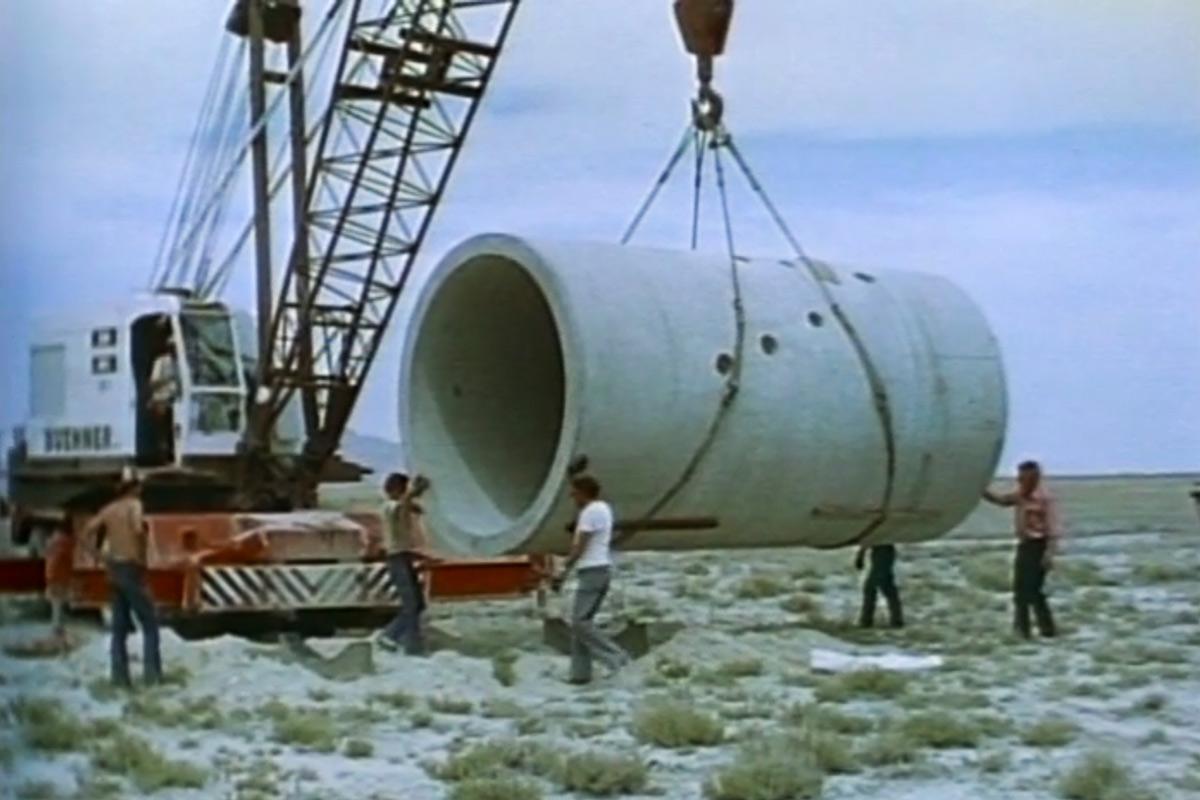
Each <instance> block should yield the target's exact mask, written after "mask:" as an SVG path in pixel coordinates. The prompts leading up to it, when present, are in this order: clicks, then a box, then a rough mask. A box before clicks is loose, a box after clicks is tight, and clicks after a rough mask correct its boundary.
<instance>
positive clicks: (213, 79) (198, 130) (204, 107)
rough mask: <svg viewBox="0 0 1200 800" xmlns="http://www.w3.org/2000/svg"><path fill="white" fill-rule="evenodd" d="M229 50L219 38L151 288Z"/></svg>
mask: <svg viewBox="0 0 1200 800" xmlns="http://www.w3.org/2000/svg"><path fill="white" fill-rule="evenodd" d="M228 51H229V40H228V39H224V38H223V39H221V44H220V46H219V47H218V49H217V58H216V61H215V63H214V64H213V70H212V74H211V75H210V76H209V79H208V85H207V86H206V87H205V89H204V99H203V100H202V101H201V104H200V113H199V114H198V116H197V120H196V126H195V127H194V128H193V129H192V135H191V139H190V140H189V141H188V149H187V153H186V154H185V155H184V159H183V168H182V169H181V170H180V172H179V180H178V182H177V183H176V185H175V193H174V196H173V197H172V199H171V207H170V210H169V211H168V212H167V224H166V225H165V226H163V230H162V235H161V236H160V237H159V240H158V248H157V250H156V252H155V254H154V269H153V271H152V272H151V273H150V287H151V288H153V287H154V286H155V285H157V283H158V278H159V273H160V272H161V271H162V269H163V257H164V256H165V254H166V249H167V239H168V238H169V236H170V233H171V228H172V225H173V223H174V220H175V215H176V213H177V212H178V211H179V204H180V202H181V201H182V198H183V194H184V191H185V189H186V184H187V179H188V175H189V174H190V173H191V170H192V161H193V159H194V158H195V157H196V152H197V150H198V149H199V143H200V138H201V135H202V132H203V131H204V130H205V128H206V127H207V125H208V118H209V116H210V115H211V113H212V105H213V102H214V101H215V99H216V94H217V87H218V86H219V85H220V83H221V81H220V77H221V73H222V72H223V65H224V62H225V57H226V54H227V53H228Z"/></svg>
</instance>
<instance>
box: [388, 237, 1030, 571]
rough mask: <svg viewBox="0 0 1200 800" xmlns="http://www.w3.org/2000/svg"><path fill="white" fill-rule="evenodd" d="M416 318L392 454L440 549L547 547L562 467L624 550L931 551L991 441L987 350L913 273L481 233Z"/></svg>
mask: <svg viewBox="0 0 1200 800" xmlns="http://www.w3.org/2000/svg"><path fill="white" fill-rule="evenodd" d="M735 277H736V279H737V280H736V281H735V280H734V278H735ZM735 300H738V301H740V302H738V303H735ZM739 307H740V308H741V311H740V312H739V311H738V308H739ZM413 320H414V325H413V329H412V334H411V335H410V336H409V338H408V341H407V342H406V344H405V349H404V354H403V357H402V365H401V402H400V430H401V436H402V439H403V443H404V447H405V448H406V450H407V454H406V455H407V458H408V463H409V464H410V465H411V466H412V468H413V469H416V470H419V471H420V472H422V473H424V474H426V475H428V476H429V477H430V478H431V479H432V488H431V489H430V491H429V494H428V495H427V497H426V508H427V514H428V516H427V520H428V522H429V527H430V529H431V530H432V531H433V533H434V536H435V538H436V539H437V540H438V541H439V542H440V543H441V545H442V546H443V547H446V548H448V549H451V550H453V551H456V552H459V553H465V554H479V555H495V554H501V553H511V552H561V551H562V550H564V549H565V547H566V545H567V541H568V537H567V536H566V534H565V533H564V526H565V525H566V524H567V523H568V522H569V521H570V520H571V518H572V513H573V511H572V509H571V508H570V506H569V503H568V501H567V498H566V494H565V493H566V482H567V468H568V465H569V464H570V463H571V461H572V460H573V459H574V458H575V457H577V456H579V455H581V454H586V455H587V456H588V459H589V461H590V465H591V466H590V471H591V472H592V473H593V474H594V475H595V476H596V477H597V478H598V479H599V480H600V481H601V483H602V484H603V485H604V487H605V493H606V494H607V496H608V498H609V499H610V500H611V501H612V503H613V504H614V506H615V508H616V511H617V517H618V519H619V520H621V521H622V522H623V523H624V525H625V526H626V529H627V531H632V532H631V533H629V534H628V538H627V540H626V541H625V546H626V547H628V548H630V549H691V548H709V547H716V548H733V547H767V546H778V545H806V546H813V547H838V546H846V545H850V544H855V543H860V542H866V543H871V542H875V543H878V542H911V541H918V540H922V539H929V538H932V537H935V536H939V535H941V534H943V533H945V532H946V531H948V530H949V529H950V528H952V527H953V526H954V525H956V524H957V523H958V522H960V521H961V520H962V518H963V517H964V516H965V515H966V514H967V513H968V511H970V509H971V508H972V507H973V506H974V505H975V503H976V501H977V499H978V497H979V493H980V491H981V490H982V489H983V487H984V486H985V484H986V483H987V481H988V480H989V479H990V477H991V476H992V475H993V473H994V470H995V467H996V460H997V457H998V455H999V451H1000V447H1001V443H1002V441H1003V435H1004V428H1005V415H1006V407H1005V406H1006V403H1005V388H1004V377H1003V371H1002V367H1001V362H1000V354H999V351H998V349H997V345H996V341H995V339H994V338H993V336H992V334H991V332H990V331H989V329H988V326H987V323H986V322H985V320H984V319H983V317H982V315H981V314H980V312H979V310H978V309H977V308H976V307H975V306H974V305H973V304H972V303H971V301H970V300H969V299H968V298H967V297H966V296H965V295H964V294H963V293H962V292H960V291H959V290H958V289H956V288H955V287H954V286H953V285H951V284H950V283H949V282H947V281H946V280H943V279H941V278H937V277H932V276H928V275H921V274H914V273H903V272H878V273H871V274H867V273H864V272H854V271H852V270H848V269H841V268H838V267H833V266H830V265H827V264H824V263H820V262H809V263H808V264H803V263H800V262H792V261H770V260H762V261H750V260H738V261H737V262H736V270H735V269H734V267H733V265H731V264H730V263H729V260H728V259H727V258H724V257H722V256H720V255H712V254H697V253H685V252H674V251H669V250H650V249H637V248H632V247H619V246H615V245H607V244H578V243H570V244H566V243H554V244H552V243H543V242H533V241H528V240H525V239H520V238H516V237H513V236H505V235H485V236H478V237H475V238H472V239H470V240H468V241H466V242H464V243H463V244H461V245H459V246H458V247H457V248H455V249H454V250H453V251H452V252H451V253H449V254H448V255H447V256H446V257H445V259H443V260H442V262H441V263H440V264H439V265H438V266H437V267H436V268H435V269H434V271H433V273H432V275H431V276H430V279H429V280H428V281H427V282H426V283H425V285H424V287H423V288H422V290H421V292H420V294H419V296H418V298H417V301H416V307H415V311H414V317H413ZM739 321H740V324H739ZM739 330H740V333H739Z"/></svg>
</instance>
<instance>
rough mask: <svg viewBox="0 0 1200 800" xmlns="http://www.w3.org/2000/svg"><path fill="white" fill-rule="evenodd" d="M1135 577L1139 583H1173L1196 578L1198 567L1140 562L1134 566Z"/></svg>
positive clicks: (1171, 563) (1172, 563)
mask: <svg viewBox="0 0 1200 800" xmlns="http://www.w3.org/2000/svg"><path fill="white" fill-rule="evenodd" d="M1133 577H1134V578H1136V579H1137V581H1138V583H1173V582H1175V581H1190V580H1193V579H1194V578H1195V577H1196V567H1195V566H1194V565H1191V564H1181V563H1178V562H1174V561H1140V562H1138V563H1137V564H1134V565H1133Z"/></svg>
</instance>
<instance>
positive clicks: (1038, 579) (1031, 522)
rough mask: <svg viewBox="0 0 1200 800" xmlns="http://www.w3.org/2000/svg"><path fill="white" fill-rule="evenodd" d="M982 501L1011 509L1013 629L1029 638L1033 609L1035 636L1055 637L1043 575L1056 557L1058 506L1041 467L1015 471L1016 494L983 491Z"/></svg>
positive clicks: (1032, 465)
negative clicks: (1043, 477)
mask: <svg viewBox="0 0 1200 800" xmlns="http://www.w3.org/2000/svg"><path fill="white" fill-rule="evenodd" d="M983 498H984V499H985V500H987V501H988V502H989V503H992V504H994V505H998V506H1010V507H1012V508H1013V509H1014V527H1015V530H1016V537H1017V547H1016V556H1015V559H1014V563H1013V628H1014V629H1015V630H1016V633H1017V635H1019V636H1021V637H1022V638H1025V639H1028V638H1030V637H1031V636H1032V631H1031V629H1030V624H1029V612H1030V610H1031V609H1032V611H1033V615H1034V617H1035V618H1036V620H1037V627H1038V632H1039V633H1041V635H1042V636H1044V637H1052V636H1054V635H1055V634H1056V632H1057V631H1056V629H1055V626H1054V616H1053V614H1051V613H1050V605H1049V603H1047V602H1046V594H1045V591H1044V586H1045V582H1046V573H1047V572H1049V571H1050V569H1052V568H1053V566H1054V559H1055V557H1056V556H1057V555H1058V551H1059V546H1060V540H1061V537H1062V529H1061V526H1060V524H1059V518H1058V503H1057V501H1056V500H1055V498H1054V496H1053V495H1051V493H1050V491H1049V490H1048V489H1046V486H1045V484H1044V481H1043V479H1042V468H1041V465H1040V464H1038V462H1036V461H1024V462H1022V463H1021V464H1020V466H1018V467H1017V487H1016V491H1014V492H1009V493H1007V494H996V493H994V492H992V491H991V490H990V489H985V490H984V492H983Z"/></svg>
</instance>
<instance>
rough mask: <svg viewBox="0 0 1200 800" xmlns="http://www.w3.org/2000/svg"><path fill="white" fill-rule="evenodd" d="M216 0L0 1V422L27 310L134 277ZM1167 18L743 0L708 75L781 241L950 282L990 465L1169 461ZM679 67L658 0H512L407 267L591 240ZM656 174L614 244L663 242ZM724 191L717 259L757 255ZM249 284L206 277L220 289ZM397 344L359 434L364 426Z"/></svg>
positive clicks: (1193, 451) (1041, 2) (659, 121)
mask: <svg viewBox="0 0 1200 800" xmlns="http://www.w3.org/2000/svg"><path fill="white" fill-rule="evenodd" d="M368 2H372V0H368ZM310 5H311V4H310ZM316 5H317V6H323V5H324V4H323V3H318V4H316ZM225 11H226V4H225V3H223V2H204V3H199V2H190V3H173V4H171V10H170V13H169V14H164V13H158V14H146V13H145V10H144V8H143V7H142V5H141V4H138V3H103V4H101V3H79V2H77V0H42V1H41V2H37V3H34V2H11V3H8V4H6V8H5V13H4V18H3V19H2V20H0V342H3V344H2V345H0V374H3V375H4V376H5V380H4V381H3V382H2V383H0V427H3V428H5V429H7V428H8V427H10V426H12V425H14V424H17V423H19V421H20V419H21V418H22V417H23V415H24V413H25V408H26V403H27V394H28V383H27V372H28V365H27V355H26V353H27V347H28V336H29V329H30V323H31V320H32V319H33V318H34V317H36V316H41V315H45V314H53V313H62V312H63V311H64V310H69V309H72V308H77V307H80V306H83V305H92V304H95V303H103V302H105V299H106V298H116V297H120V296H122V295H123V294H128V293H130V292H132V291H136V290H138V289H140V288H142V287H144V286H145V285H146V282H147V280H148V277H149V274H150V272H151V269H152V266H153V261H154V257H155V252H156V249H157V247H158V243H159V239H160V237H161V234H162V231H163V228H164V225H165V223H166V219H167V213H168V209H169V206H170V203H171V200H172V197H173V193H174V191H175V186H176V183H177V181H178V177H179V173H180V170H181V168H182V161H183V157H184V153H185V151H186V148H187V143H188V140H189V137H190V135H191V132H192V129H193V126H194V123H195V119H196V115H197V110H198V108H199V105H200V101H201V97H202V94H203V92H204V88H205V85H206V81H207V79H208V75H209V72H210V70H211V68H212V63H213V60H214V58H215V55H216V52H217V48H218V44H219V41H220V37H221V36H223V35H224V34H223V27H222V23H223V19H224V15H225ZM311 16H312V17H313V19H310V20H309V21H308V22H309V24H312V23H313V22H314V21H315V17H316V15H315V14H313V15H311ZM1198 39H1200V3H1196V2H1195V1H1194V0H1141V1H1140V2H1138V3H1129V2H1127V0H1006V1H1005V2H1000V0H992V1H991V2H987V1H986V0H980V2H975V3H963V2H960V0H904V2H897V1H896V0H886V1H885V0H862V1H861V2H855V3H846V2H842V0H805V1H804V2H795V0H757V2H754V3H749V2H743V3H740V4H739V5H738V7H737V15H736V18H735V20H734V22H733V28H732V31H731V36H730V40H729V45H728V54H727V55H726V57H724V58H723V59H721V60H720V61H719V63H718V67H717V85H718V87H719V88H720V89H721V91H722V92H723V93H724V95H725V96H726V99H727V123H728V124H729V126H730V128H731V129H732V131H733V132H734V134H735V135H736V137H737V140H738V142H739V143H740V147H741V149H742V150H743V152H745V153H746V155H747V157H748V158H749V159H750V161H751V162H752V163H753V165H754V166H755V169H756V170H757V172H758V173H759V175H760V177H761V178H762V179H763V183H764V184H765V185H766V188H767V190H768V191H769V192H770V194H771V195H772V197H773V198H774V200H775V201H776V203H777V204H778V205H779V207H780V209H781V210H782V212H783V213H784V215H785V217H786V218H787V220H788V221H789V224H790V225H791V227H792V228H793V230H794V231H795V232H796V233H797V235H798V236H799V238H800V239H801V241H802V242H803V243H804V245H805V247H806V249H807V250H808V251H809V252H810V253H812V254H814V255H817V256H820V257H822V258H824V259H826V260H830V261H834V262H838V263H845V264H852V265H855V266H857V267H863V268H868V269H887V268H893V269H915V270H922V271H927V272H932V273H936V274H940V275H944V276H946V277H948V278H950V279H951V280H953V281H954V282H956V283H957V284H959V285H960V286H962V287H963V288H964V289H966V290H967V292H968V293H969V294H970V295H971V296H972V297H973V298H974V299H975V300H976V302H978V303H979V305H980V306H981V308H982V309H983V311H984V313H985V314H986V316H987V317H988V319H989V321H990V323H991V325H992V327H993V329H994V330H995V332H996V334H997V337H998V339H999V341H1000V345H1001V349H1002V351H1003V353H1004V360H1005V366H1006V370H1007V375H1008V384H1009V395H1010V412H1011V416H1010V424H1009V437H1008V442H1007V446H1006V451H1005V454H1004V457H1003V465H1004V468H1007V467H1009V466H1011V465H1012V464H1013V463H1015V462H1016V461H1017V460H1020V459H1022V458H1025V457H1038V458H1040V459H1042V460H1043V461H1044V462H1045V463H1046V464H1047V466H1048V468H1049V469H1051V470H1055V471H1060V472H1074V473H1079V472H1122V471H1197V470H1200V413H1198V412H1197V409H1198V408H1200V313H1198V310H1200V78H1198V77H1197V76H1200V48H1197V47H1196V46H1195V42H1196V41H1197V40H1198ZM692 76H693V66H692V64H691V62H690V61H689V60H688V59H687V58H686V57H685V55H684V54H683V52H682V50H681V48H680V45H679V42H678V37H677V34H676V32H675V30H674V24H673V20H672V17H671V13H670V2H669V0H525V3H524V4H523V7H522V9H521V11H520V13H519V16H518V19H517V22H516V24H515V27H514V30H513V33H512V36H511V38H510V42H509V47H508V48H507V50H506V52H505V53H504V54H503V56H502V58H501V62H500V64H499V66H498V67H497V71H496V75H495V80H494V83H493V87H492V90H491V92H490V94H489V97H488V98H487V100H486V102H485V105H484V107H483V109H482V111H481V113H480V117H479V119H478V120H477V122H476V125H475V128H474V130H473V132H472V134H471V138H470V141H469V143H468V145H467V148H466V151H465V152H464V154H463V157H462V158H461V160H460V161H459V165H458V168H457V170H456V173H455V176H454V178H453V180H452V183H451V187H450V191H449V192H448V194H447V196H446V199H445V204H444V206H443V207H442V209H441V210H440V212H439V215H438V217H437V219H436V221H435V224H434V228H433V230H432V231H431V235H430V238H429V240H428V243H427V247H426V250H425V252H424V254H423V256H422V259H421V263H420V265H419V266H420V268H421V269H422V270H423V269H428V268H429V267H430V266H431V265H432V264H433V263H435V262H436V259H437V257H438V256H439V255H440V254H441V253H444V252H445V251H446V250H447V249H448V248H449V247H450V246H451V245H453V243H455V242H456V241H458V240H460V239H462V238H464V237H466V236H469V235H472V234H475V233H480V232H485V231H507V232H514V233H520V234H524V235H530V236H543V237H556V238H579V239H596V240H608V241H612V240H616V239H617V238H618V237H619V236H620V233H621V231H622V229H623V227H624V225H625V223H626V222H627V221H628V219H629V217H630V215H631V214H632V212H633V210H634V209H635V207H636V206H637V204H638V202H640V200H641V199H642V197H643V196H644V194H645V192H646V190H647V189H648V187H649V184H650V182H651V180H652V179H653V178H654V176H655V175H656V174H657V172H658V171H659V170H660V169H661V166H662V164H663V162H664V160H665V157H666V155H667V153H668V151H669V150H670V148H671V147H672V146H673V144H674V142H675V140H676V138H677V137H678V135H679V133H680V131H681V130H682V127H683V125H684V123H685V122H686V114H687V99H688V97H689V95H690V93H691V92H692V90H693V77H692ZM313 103H314V105H318V106H319V105H320V102H319V101H318V100H316V99H314V101H313ZM681 177H682V176H681ZM684 183H685V181H683V180H681V181H679V182H678V183H677V184H673V185H672V186H671V187H670V189H669V190H668V191H667V192H666V193H665V196H664V197H663V199H662V200H660V204H659V205H658V206H656V209H655V212H654V214H653V215H652V217H651V218H650V219H649V220H648V223H647V230H646V236H645V237H643V238H642V239H639V241H645V242H646V243H652V244H663V245H674V246H684V245H685V240H684V224H683V223H684V220H685V218H686V208H685V206H686V202H687V197H686V194H687V189H686V187H685V186H684V185H683V184H684ZM735 201H736V202H735V225H736V228H737V231H738V241H739V243H740V245H741V248H742V250H743V252H744V253H745V254H747V255H765V256H780V255H786V254H787V253H786V251H785V249H784V243H783V242H781V241H780V240H779V239H778V237H777V236H775V235H774V233H773V231H772V229H771V228H770V226H769V225H768V224H767V221H766V219H765V217H764V216H763V215H762V214H761V212H760V211H759V210H758V209H757V208H756V207H755V206H754V205H753V203H752V199H751V198H750V197H749V196H748V195H746V194H744V193H743V194H741V195H739V196H735ZM239 202H241V203H242V205H241V206H240V207H239V208H237V209H235V212H231V213H232V214H233V216H236V214H237V213H243V214H244V213H245V211H244V208H245V204H244V198H243V201H239ZM710 208H711V204H710ZM708 222H709V224H710V225H711V226H712V227H711V228H709V229H707V230H710V231H711V235H710V236H709V237H708V238H707V239H706V240H705V242H704V244H705V246H711V247H714V248H717V247H719V246H720V245H721V242H720V240H719V236H718V234H717V228H716V227H715V225H716V220H715V218H709V220H708ZM251 280H252V278H251V276H250V274H249V270H248V269H242V270H240V271H239V273H238V274H236V275H235V278H234V280H233V282H232V283H231V287H230V295H229V299H230V300H231V301H232V302H234V303H237V304H249V302H250V297H251V295H250V288H251ZM402 316H403V314H401V318H402ZM398 327H400V326H397V328H398ZM398 341H399V330H398V329H397V330H393V331H392V334H391V335H390V336H389V339H388V342H387V343H386V345H385V348H384V350H383V351H382V353H381V355H380V358H379V361H378V362H377V364H376V366H375V369H374V371H373V373H372V376H371V381H370V383H369V385H368V386H367V389H366V392H365V395H364V397H363V399H362V401H361V404H360V407H359V410H358V412H357V414H356V417H355V419H354V421H353V423H352V424H353V427H354V428H356V429H357V430H359V431H361V432H364V433H369V434H374V435H379V436H384V437H394V436H395V434H396V396H397V391H398V386H397V378H396V376H397V373H398V357H399V349H398V346H397V345H398Z"/></svg>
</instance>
